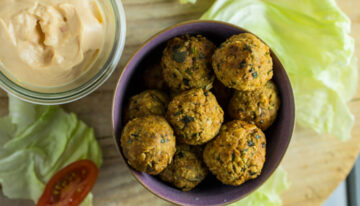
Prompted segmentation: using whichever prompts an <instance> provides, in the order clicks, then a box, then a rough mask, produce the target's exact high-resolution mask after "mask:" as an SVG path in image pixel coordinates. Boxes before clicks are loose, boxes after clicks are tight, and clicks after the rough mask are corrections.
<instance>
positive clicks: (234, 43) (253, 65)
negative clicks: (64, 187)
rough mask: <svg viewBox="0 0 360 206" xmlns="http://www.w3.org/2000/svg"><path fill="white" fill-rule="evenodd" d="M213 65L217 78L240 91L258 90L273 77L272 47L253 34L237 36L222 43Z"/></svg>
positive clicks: (214, 57)
mask: <svg viewBox="0 0 360 206" xmlns="http://www.w3.org/2000/svg"><path fill="white" fill-rule="evenodd" d="M212 65H213V68H214V71H215V75H216V77H217V78H218V79H219V80H220V81H221V82H222V83H223V84H224V85H225V86H226V87H230V88H234V89H236V90H244V91H250V90H255V89H257V88H258V87H261V86H264V85H265V84H266V82H267V81H269V80H270V79H271V78H272V76H273V63H272V58H271V56H270V50H269V47H268V46H266V45H265V44H264V43H263V42H261V41H260V40H259V39H258V38H256V37H255V36H254V35H252V34H249V33H242V34H238V35H234V36H232V37H230V38H229V39H228V40H226V42H224V43H222V44H221V46H220V48H219V49H217V50H216V51H215V53H214V56H213V60H212Z"/></svg>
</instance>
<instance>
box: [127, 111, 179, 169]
mask: <svg viewBox="0 0 360 206" xmlns="http://www.w3.org/2000/svg"><path fill="white" fill-rule="evenodd" d="M120 141H121V148H122V152H123V154H124V156H125V158H126V159H127V161H128V163H129V165H131V166H132V167H133V168H134V169H136V170H137V171H140V172H146V173H148V174H151V175H157V174H159V173H160V172H162V171H163V170H164V169H165V168H166V167H167V166H168V165H169V164H170V163H171V162H172V158H173V156H174V153H175V142H176V140H175V136H174V132H173V130H172V128H171V126H170V125H169V123H168V122H167V121H166V120H165V118H164V117H161V116H154V115H150V116H145V117H139V118H135V119H133V120H131V121H130V122H128V123H127V124H126V125H125V127H124V129H123V131H122V134H121V140H120Z"/></svg>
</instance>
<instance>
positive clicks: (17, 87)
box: [0, 0, 126, 105]
mask: <svg viewBox="0 0 360 206" xmlns="http://www.w3.org/2000/svg"><path fill="white" fill-rule="evenodd" d="M98 3H99V4H100V7H101V8H102V13H103V16H104V19H105V27H104V28H105V39H104V45H103V48H102V49H101V51H100V53H99V54H98V56H97V58H96V60H95V61H94V63H93V64H91V66H90V67H89V68H87V70H86V72H84V74H82V75H81V76H80V77H79V78H77V79H75V80H74V81H72V82H70V83H68V84H66V85H62V86H58V87H51V88H29V87H28V86H25V85H23V84H22V83H21V82H16V80H14V79H12V78H9V76H7V75H5V74H4V73H2V72H0V87H1V88H3V89H4V90H6V91H7V92H8V93H10V94H12V95H14V96H16V97H18V98H20V99H22V100H24V101H27V102H31V103H35V104H43V105H56V104H64V103H69V102H72V101H75V100H78V99H80V98H82V97H85V96H86V95H88V94H90V93H91V92H93V91H94V90H96V89H97V88H99V87H100V86H101V85H102V84H103V83H104V82H105V81H106V80H107V79H108V78H109V77H110V76H111V74H112V73H113V71H114V70H115V69H116V67H117V65H118V63H119V61H120V57H121V55H122V52H123V50H124V45H125V37H126V21H125V11H124V8H123V6H122V3H121V1H120V0H100V1H98ZM0 66H2V65H0Z"/></svg>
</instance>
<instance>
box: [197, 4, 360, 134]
mask: <svg viewBox="0 0 360 206" xmlns="http://www.w3.org/2000/svg"><path fill="white" fill-rule="evenodd" d="M202 19H213V20H221V21H226V22H229V23H233V24H236V25H239V26H241V27H243V28H245V29H247V30H249V31H251V32H253V33H254V34H256V35H258V36H259V37H260V38H261V39H263V40H264V41H265V42H266V43H267V44H268V45H269V46H270V47H271V48H272V49H273V50H274V52H275V53H276V54H277V55H278V56H279V58H280V60H281V62H282V63H283V64H284V66H285V68H286V70H287V72H288V74H289V77H290V80H291V83H292V86H293V90H294V94H295V100H296V120H297V122H298V123H300V124H301V125H303V126H305V127H309V128H312V129H314V130H315V131H316V132H318V133H330V134H333V135H335V136H336V137H338V138H340V139H342V140H347V139H349V138H350V137H351V135H350V133H351V129H352V127H353V125H354V117H353V115H352V114H351V113H350V111H349V108H348V106H347V101H349V100H350V99H351V98H352V97H353V95H354V94H355V92H356V88H357V76H358V75H357V67H356V60H355V55H354V47H355V45H354V40H353V38H351V37H350V35H349V33H350V26H351V22H350V20H349V18H348V17H347V16H346V15H345V14H344V13H343V12H342V11H341V10H340V9H339V7H338V6H337V5H336V2H335V0H316V1H313V0H276V1H274V0H217V1H216V2H215V3H214V4H213V6H212V7H211V8H210V9H209V10H208V11H207V12H206V13H205V14H204V15H203V17H202ZM339 125H341V126H340V127H339Z"/></svg>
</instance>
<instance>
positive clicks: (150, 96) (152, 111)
mask: <svg viewBox="0 0 360 206" xmlns="http://www.w3.org/2000/svg"><path fill="white" fill-rule="evenodd" d="M168 103H169V97H168V96H167V94H165V93H164V92H161V91H159V90H145V91H143V92H141V93H140V94H137V95H135V96H132V97H131V98H130V102H129V105H128V108H127V109H126V111H125V118H124V120H125V122H128V121H130V120H132V119H134V118H136V117H143V116H146V115H159V116H164V115H165V114H166V109H167V105H168Z"/></svg>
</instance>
